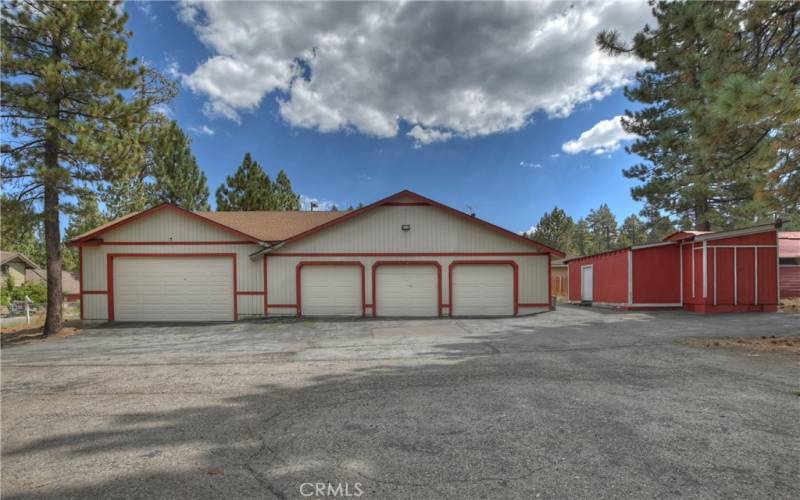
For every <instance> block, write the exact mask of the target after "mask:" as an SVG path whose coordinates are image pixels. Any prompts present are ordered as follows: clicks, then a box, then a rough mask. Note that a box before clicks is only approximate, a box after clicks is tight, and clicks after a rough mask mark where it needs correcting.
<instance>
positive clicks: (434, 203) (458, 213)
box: [283, 189, 564, 257]
mask: <svg viewBox="0 0 800 500" xmlns="http://www.w3.org/2000/svg"><path fill="white" fill-rule="evenodd" d="M405 197H410V198H415V199H417V200H419V201H420V202H424V203H428V204H429V205H431V206H433V207H434V208H438V209H440V210H442V211H444V212H446V213H449V214H450V215H454V216H456V217H460V218H462V219H464V220H468V221H470V222H472V223H473V224H477V225H479V226H482V227H484V228H485V229H489V230H491V231H494V232H496V233H498V234H501V235H503V236H505V237H507V238H509V239H512V240H516V241H518V242H521V243H525V244H526V245H529V246H532V247H536V248H537V249H538V250H539V251H541V250H542V249H544V250H546V251H548V252H550V253H554V254H556V255H558V256H559V257H564V253H562V252H561V251H559V250H556V249H555V248H550V247H548V246H547V245H543V244H542V243H539V242H536V241H533V240H530V239H528V238H525V237H524V236H520V235H518V234H516V233H512V232H511V231H509V230H507V229H503V228H502V227H499V226H496V225H494V224H492V223H490V222H486V221H484V220H481V219H478V218H477V217H473V216H471V215H468V214H465V213H464V212H461V211H458V210H456V209H454V208H450V207H448V206H447V205H443V204H441V203H439V202H437V201H434V200H431V199H429V198H425V197H424V196H421V195H418V194H417V193H414V192H411V191H409V190H407V189H406V190H403V191H400V192H399V193H395V194H393V195H391V196H388V197H386V198H384V199H382V200H378V201H376V202H375V203H372V204H369V205H367V206H365V207H362V208H359V209H358V210H353V211H352V212H348V213H346V214H344V215H342V216H341V217H338V218H336V219H333V220H330V221H328V222H326V223H324V224H320V225H319V226H315V227H312V228H311V229H308V230H306V231H303V232H302V233H300V234H296V235H294V236H292V237H291V238H287V239H286V240H285V241H284V242H283V243H284V245H286V244H289V243H294V242H295V241H298V240H301V239H303V238H307V237H308V236H311V235H312V234H316V233H318V232H319V231H322V230H323V229H327V228H329V227H331V226H334V225H336V224H341V223H342V222H345V221H347V220H350V219H352V218H353V217H358V216H359V215H361V214H364V213H366V212H368V211H370V210H372V209H374V208H377V207H380V206H382V205H386V204H387V203H390V202H392V201H393V200H396V199H398V198H405Z"/></svg>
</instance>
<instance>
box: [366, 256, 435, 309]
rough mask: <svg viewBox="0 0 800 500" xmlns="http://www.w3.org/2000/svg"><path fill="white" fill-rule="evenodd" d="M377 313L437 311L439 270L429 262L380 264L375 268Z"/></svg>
mask: <svg viewBox="0 0 800 500" xmlns="http://www.w3.org/2000/svg"><path fill="white" fill-rule="evenodd" d="M375 300H376V315H377V316H413V317H433V316H438V314H439V273H438V271H437V269H436V267H435V266H431V265H419V266H416V265H384V266H380V267H378V268H377V270H376V272H375Z"/></svg>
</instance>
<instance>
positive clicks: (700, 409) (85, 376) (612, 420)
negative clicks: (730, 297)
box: [2, 308, 800, 499]
mask: <svg viewBox="0 0 800 500" xmlns="http://www.w3.org/2000/svg"><path fill="white" fill-rule="evenodd" d="M798 325H800V315H782V314H740V315H710V316H698V315H693V314H688V313H683V312H675V313H638V312H637V313H616V312H611V311H598V310H592V309H578V308H562V309H559V310H558V311H556V312H553V313H547V314H542V315H539V316H534V317H525V318H505V319H495V320H438V321H399V320H390V321H389V320H387V321H378V320H366V321H365V320H360V321H336V322H332V321H305V320H298V321H291V322H253V323H235V324H215V325H180V326H175V325H171V326H166V325H164V326H152V325H124V326H122V325H118V326H114V327H110V328H107V327H102V328H96V329H92V330H91V331H87V332H84V333H82V334H80V335H76V336H73V337H67V338H63V339H53V340H48V341H45V342H33V343H28V344H24V345H19V346H15V347H12V348H8V349H3V353H2V354H3V363H2V384H3V387H2V389H3V390H2V408H3V419H2V440H3V448H2V464H3V471H2V472H3V474H2V492H3V498H15V499H27V498H31V499H33V498H37V499H39V498H53V499H55V498H59V499H60V498H131V497H134V498H192V499H196V498H221V497H222V498H279V499H286V498H302V496H301V490H300V488H301V487H302V484H304V483H307V482H312V483H315V482H322V483H326V484H328V483H330V484H332V485H333V486H334V487H335V486H336V485H339V484H344V483H347V484H348V485H349V488H350V491H351V492H353V491H354V488H355V484H356V483H358V484H359V485H360V487H361V489H363V491H364V494H363V495H362V496H361V498H365V499H366V498H369V499H373V498H376V499H386V498H398V499H399V498H404V499H405V498H415V499H427V498H431V499H433V498H436V499H441V498H452V499H463V498H537V497H540V498H631V499H640V498H675V497H693V498H764V497H766V498H799V497H800V486H799V485H798V483H797V481H796V480H795V478H796V477H798V475H800V464H799V463H798V461H797V460H796V458H797V457H796V455H797V453H796V443H797V442H798V440H799V439H800V435H799V434H798V429H797V405H798V397H797V396H796V395H795V394H794V393H793V392H792V391H793V390H797V389H800V387H798V386H797V384H798V377H797V374H798V370H797V360H796V357H792V356H785V355H770V354H766V355H763V356H761V357H757V356H751V355H748V354H747V353H741V352H733V351H726V350H722V349H704V348H692V347H687V346H685V345H681V344H680V343H679V340H680V338H681V337H684V336H693V335H698V336H699V335H702V336H715V335H719V336H722V335H740V336H756V335H759V336H760V335H786V334H790V333H791V334H795V333H796V332H797V331H798Z"/></svg>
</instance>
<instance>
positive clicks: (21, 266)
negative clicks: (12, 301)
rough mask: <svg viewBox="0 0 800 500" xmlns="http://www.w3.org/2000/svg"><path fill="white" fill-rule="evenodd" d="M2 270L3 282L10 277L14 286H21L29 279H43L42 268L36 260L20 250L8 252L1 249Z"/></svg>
mask: <svg viewBox="0 0 800 500" xmlns="http://www.w3.org/2000/svg"><path fill="white" fill-rule="evenodd" d="M0 272H2V277H3V283H5V282H6V280H8V279H10V280H11V282H12V283H14V286H20V285H21V284H23V283H26V282H28V281H32V280H33V281H36V279H37V277H38V279H42V278H41V275H40V274H39V273H42V275H43V271H42V269H41V268H40V267H39V266H38V265H36V263H35V262H34V261H32V260H31V259H29V258H28V257H26V256H25V255H23V254H21V253H19V252H6V251H5V250H0Z"/></svg>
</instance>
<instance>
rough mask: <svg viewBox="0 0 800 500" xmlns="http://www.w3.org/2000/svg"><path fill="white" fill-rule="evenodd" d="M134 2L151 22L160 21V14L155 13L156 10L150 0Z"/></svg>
mask: <svg viewBox="0 0 800 500" xmlns="http://www.w3.org/2000/svg"><path fill="white" fill-rule="evenodd" d="M133 3H134V4H135V5H136V8H138V9H139V11H140V12H141V13H142V14H144V15H145V17H147V19H148V20H149V21H150V22H151V23H154V22H156V21H158V16H157V15H156V14H155V12H153V6H152V5H151V3H150V2H145V1H138V2H133Z"/></svg>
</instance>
